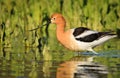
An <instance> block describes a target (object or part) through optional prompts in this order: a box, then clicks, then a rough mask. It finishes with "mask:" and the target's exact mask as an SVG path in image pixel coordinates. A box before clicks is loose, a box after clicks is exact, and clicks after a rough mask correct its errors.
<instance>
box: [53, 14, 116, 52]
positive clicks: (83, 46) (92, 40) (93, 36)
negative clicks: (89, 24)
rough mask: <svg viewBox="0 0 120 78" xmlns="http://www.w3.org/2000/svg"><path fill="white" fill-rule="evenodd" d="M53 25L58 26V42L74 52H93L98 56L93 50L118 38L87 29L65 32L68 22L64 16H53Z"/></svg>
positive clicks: (114, 35)
mask: <svg viewBox="0 0 120 78" xmlns="http://www.w3.org/2000/svg"><path fill="white" fill-rule="evenodd" d="M51 23H54V24H56V25H57V27H56V34H57V39H58V41H59V42H60V43H61V44H62V45H64V46H65V47H66V48H68V49H70V50H74V51H81V50H82V51H84V50H86V51H91V52H93V53H95V54H97V53H96V52H95V51H94V50H93V48H94V47H96V46H98V45H100V44H102V43H104V42H106V41H107V40H109V39H111V38H114V37H116V36H117V35H116V34H112V33H111V32H98V31H93V30H90V29H88V28H85V27H78V28H74V29H69V30H66V31H65V27H66V21H65V19H64V17H63V16H62V14H59V13H55V14H53V15H52V16H51Z"/></svg>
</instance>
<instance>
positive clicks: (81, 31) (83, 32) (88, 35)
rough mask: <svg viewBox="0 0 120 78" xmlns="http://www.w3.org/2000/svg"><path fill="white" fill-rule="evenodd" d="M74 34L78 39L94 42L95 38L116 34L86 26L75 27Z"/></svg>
mask: <svg viewBox="0 0 120 78" xmlns="http://www.w3.org/2000/svg"><path fill="white" fill-rule="evenodd" d="M73 35H74V37H75V39H76V40H78V41H82V42H93V41H95V40H99V39H100V38H102V37H104V36H111V35H115V34H111V32H97V31H93V30H90V29H87V28H84V27H79V28H77V29H74V32H73Z"/></svg>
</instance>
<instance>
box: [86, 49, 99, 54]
mask: <svg viewBox="0 0 120 78" xmlns="http://www.w3.org/2000/svg"><path fill="white" fill-rule="evenodd" d="M88 51H91V52H93V53H94V54H98V53H97V52H95V51H94V50H93V49H92V48H89V49H88Z"/></svg>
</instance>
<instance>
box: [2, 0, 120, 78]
mask: <svg viewBox="0 0 120 78" xmlns="http://www.w3.org/2000/svg"><path fill="white" fill-rule="evenodd" d="M53 13H62V14H63V16H64V17H65V19H66V21H67V27H66V29H69V28H74V27H79V26H83V27H88V28H90V29H93V30H97V31H115V33H118V34H120V0H0V72H1V73H0V77H2V78H14V77H15V78H16V77H21V76H26V75H27V78H28V77H30V78H39V77H41V78H50V77H51V75H52V74H51V72H54V74H55V73H56V68H57V66H58V65H59V63H60V61H65V60H69V59H70V58H74V57H73V56H74V54H73V52H71V51H69V50H67V49H66V48H64V47H63V46H62V45H61V44H59V42H58V41H57V39H56V34H55V29H56V25H53V24H50V25H48V26H44V27H41V28H39V29H37V30H34V31H29V30H31V29H34V28H37V27H38V26H42V25H43V24H45V23H46V22H47V20H48V18H50V16H51V15H52V14H53ZM95 50H96V51H97V52H100V51H102V53H106V55H107V56H109V58H108V57H105V58H101V57H97V58H96V59H95V61H96V62H100V63H102V64H104V65H106V66H107V67H108V68H109V70H110V73H109V74H108V78H113V77H114V78H119V77H120V72H119V71H118V70H119V65H120V64H119V62H120V59H119V58H117V59H116V58H111V57H110V56H111V55H114V54H116V55H119V54H120V52H119V50H120V40H119V38H114V39H111V40H110V41H108V42H106V43H105V44H103V45H102V46H99V47H96V48H95ZM116 50H117V51H116ZM114 57H116V56H114ZM75 58H76V57H75ZM79 58H80V57H78V58H77V59H78V60H79ZM80 59H81V58H80ZM83 59H84V58H83ZM56 60H57V61H56ZM103 60H104V61H103ZM38 61H39V63H38ZM115 66H118V67H116V68H113V69H111V68H112V67H115ZM52 67H53V70H54V71H52V70H51V68H52ZM37 69H38V70H39V71H38V70H37ZM112 70H115V71H117V72H114V73H113V71H112ZM9 74H10V76H9ZM54 74H53V75H52V77H51V78H55V75H54ZM43 75H44V77H42V76H43ZM12 76H13V77H12ZM53 76H54V77H53ZM21 78H22V77H21ZM23 78H25V77H23Z"/></svg>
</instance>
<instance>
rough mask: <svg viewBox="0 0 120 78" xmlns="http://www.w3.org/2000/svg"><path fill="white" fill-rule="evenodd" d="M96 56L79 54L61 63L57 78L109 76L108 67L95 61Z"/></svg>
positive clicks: (102, 77)
mask: <svg viewBox="0 0 120 78" xmlns="http://www.w3.org/2000/svg"><path fill="white" fill-rule="evenodd" d="M94 58H95V57H87V56H86V57H85V56H77V57H73V58H72V59H71V60H70V61H65V62H64V63H62V64H60V65H59V67H58V69H57V75H56V76H57V77H56V78H107V74H108V71H107V67H106V66H104V65H102V64H99V63H96V62H94V61H93V59H94Z"/></svg>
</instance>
